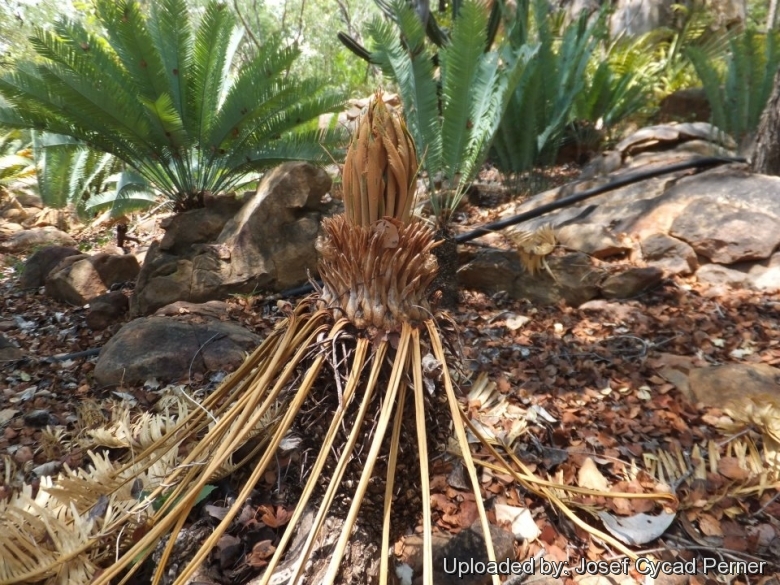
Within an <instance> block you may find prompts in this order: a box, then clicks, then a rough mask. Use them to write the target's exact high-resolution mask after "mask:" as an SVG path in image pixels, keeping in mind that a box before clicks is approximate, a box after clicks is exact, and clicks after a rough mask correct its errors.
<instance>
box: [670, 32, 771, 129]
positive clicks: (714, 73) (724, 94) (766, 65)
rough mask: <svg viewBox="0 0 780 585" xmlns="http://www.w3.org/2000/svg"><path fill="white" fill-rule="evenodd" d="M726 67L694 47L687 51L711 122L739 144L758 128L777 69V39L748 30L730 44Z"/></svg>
mask: <svg viewBox="0 0 780 585" xmlns="http://www.w3.org/2000/svg"><path fill="white" fill-rule="evenodd" d="M729 47H730V54H729V55H728V57H727V59H726V61H725V67H719V66H718V65H719V63H718V62H717V61H716V60H714V59H712V58H709V57H708V56H707V53H706V52H704V51H703V50H701V49H698V48H696V47H690V48H688V49H687V50H686V53H685V54H686V56H687V57H688V58H689V59H690V61H691V63H693V66H694V68H695V69H696V73H697V75H698V76H699V79H700V80H701V82H702V85H703V86H704V91H705V93H706V95H707V101H708V102H709V103H710V108H711V110H712V121H713V123H714V124H715V126H717V127H718V128H719V129H720V130H723V131H724V132H728V133H730V134H731V135H732V136H733V137H734V138H735V139H736V140H737V141H738V142H739V141H742V140H743V139H744V138H745V137H746V136H747V135H749V134H750V133H751V132H753V131H754V130H755V129H756V128H757V127H758V122H759V119H760V118H761V113H762V112H763V110H764V106H765V105H766V102H767V101H768V100H769V95H770V93H771V91H772V82H773V79H774V75H775V73H776V72H777V68H778V66H780V52H778V35H777V34H776V33H772V34H768V35H759V34H757V33H756V32H755V31H752V30H750V29H748V30H746V31H744V32H743V33H742V35H741V36H739V37H736V38H732V39H731V40H730V41H729Z"/></svg>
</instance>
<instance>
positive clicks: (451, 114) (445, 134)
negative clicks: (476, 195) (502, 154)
mask: <svg viewBox="0 0 780 585" xmlns="http://www.w3.org/2000/svg"><path fill="white" fill-rule="evenodd" d="M385 8H386V9H387V11H388V14H389V15H390V16H391V17H392V20H393V21H394V22H395V24H396V25H397V29H396V28H395V27H393V26H392V25H391V24H389V23H388V22H383V21H381V20H376V21H374V22H373V23H372V24H371V26H370V27H369V30H368V37H369V39H370V41H371V44H370V48H371V50H372V54H371V57H372V60H373V61H375V62H377V63H379V65H380V67H382V71H383V73H384V74H385V75H387V76H388V77H390V78H392V79H393V80H394V81H395V82H396V83H397V85H398V88H399V92H400V94H401V98H402V100H403V103H404V113H405V116H406V119H407V121H408V124H409V130H410V132H411V134H412V136H413V137H414V140H415V142H416V143H417V148H418V151H419V153H420V157H421V161H422V162H421V164H422V166H423V167H424V168H425V170H426V171H427V176H428V183H429V188H430V190H431V192H433V191H434V180H435V179H436V178H437V177H438V176H441V177H442V179H443V180H444V185H443V192H442V193H440V194H438V195H437V196H435V197H432V198H431V203H432V205H433V208H434V212H435V214H436V216H437V217H438V218H439V220H441V221H447V220H448V219H449V215H450V214H451V213H452V211H453V210H454V209H455V207H456V206H457V204H458V202H459V201H460V198H461V197H462V195H463V193H464V192H465V189H466V187H467V186H468V184H469V182H470V181H471V180H472V179H473V178H474V174H475V173H476V171H477V170H478V169H479V166H480V165H481V164H482V162H483V161H484V159H485V156H486V155H487V151H488V148H489V145H490V142H491V140H492V138H493V135H494V133H495V131H496V128H497V126H498V122H499V120H500V119H501V117H502V116H503V114H504V111H505V110H506V106H507V103H508V96H510V95H511V94H512V92H513V91H514V89H515V87H516V86H517V84H518V82H519V81H520V78H521V74H522V71H523V67H524V66H525V64H526V63H527V59H528V58H529V56H530V51H529V50H528V49H524V50H523V51H522V54H521V53H519V52H518V51H515V50H514V49H512V48H511V47H509V46H502V47H501V48H499V50H498V51H488V52H486V51H485V47H486V44H487V39H488V34H489V27H488V10H487V7H486V5H485V4H484V3H483V2H481V1H480V0H467V1H465V2H463V3H462V4H461V5H460V6H459V8H457V9H456V14H457V16H456V17H455V21H454V24H453V27H452V31H451V32H450V34H449V35H448V37H447V39H444V40H442V47H441V49H440V51H439V59H440V63H441V70H440V74H439V78H438V79H437V78H436V77H435V74H434V66H433V61H432V54H431V53H430V52H429V51H428V50H427V47H426V45H425V31H424V30H423V26H422V23H421V22H420V20H419V17H418V16H417V14H416V13H415V11H414V10H413V9H412V8H411V7H410V6H408V4H407V3H406V2H404V1H403V0H393V1H391V2H387V3H385ZM398 32H400V33H401V35H400V38H399V35H398ZM499 54H501V55H502V59H501V60H500V59H499V56H498V55H499ZM502 60H503V61H504V62H503V63H502V62H501V61H502ZM439 83H440V84H441V104H439V94H438V85H439Z"/></svg>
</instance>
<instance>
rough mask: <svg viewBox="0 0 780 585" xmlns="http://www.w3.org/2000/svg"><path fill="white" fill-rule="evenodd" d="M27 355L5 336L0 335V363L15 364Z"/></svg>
mask: <svg viewBox="0 0 780 585" xmlns="http://www.w3.org/2000/svg"><path fill="white" fill-rule="evenodd" d="M25 355H27V354H26V353H25V352H24V351H23V350H21V349H19V348H18V347H16V346H15V345H14V344H13V343H11V342H10V341H9V340H8V338H6V336H5V335H0V362H15V361H17V360H20V359H22V358H24V357H25Z"/></svg>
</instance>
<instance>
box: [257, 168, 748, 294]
mask: <svg viewBox="0 0 780 585" xmlns="http://www.w3.org/2000/svg"><path fill="white" fill-rule="evenodd" d="M744 162H747V159H745V158H742V157H721V156H705V157H702V158H697V159H694V160H689V161H686V162H682V163H678V164H676V165H670V166H667V167H662V168H660V169H654V170H652V171H640V172H637V173H631V174H630V175H626V176H625V177H620V178H617V179H614V180H612V181H610V182H609V183H606V184H604V185H601V186H599V187H594V188H593V189H586V190H585V191H581V192H580V193H575V194H574V195H570V196H569V197H564V198H563V199H559V200H558V201H553V202H552V203H546V204H544V205H540V206H539V207H536V208H534V209H531V210H529V211H525V212H523V213H520V214H518V215H514V216H512V217H508V218H506V219H502V220H499V221H494V222H493V223H488V224H485V225H483V226H482V227H478V228H477V229H475V230H472V231H470V232H466V233H465V234H460V235H458V236H455V241H456V242H457V243H459V244H462V243H464V242H470V241H471V240H475V239H477V238H479V237H480V236H484V235H485V234H489V233H491V232H495V231H498V230H501V229H504V228H506V227H509V226H512V225H517V224H518V223H523V222H524V221H528V220H531V219H536V218H537V217H540V216H542V215H544V214H545V213H549V212H551V211H555V210H557V209H562V208H564V207H568V206H569V205H573V204H575V203H579V202H580V201H585V200H586V199H590V198H591V197H595V196H596V195H601V194H602V193H606V192H607V191H612V190H614V189H618V188H620V187H625V186H626V185H631V184H633V183H638V182H639V181H644V180H646V179H653V178H655V177H660V176H661V175H667V174H669V173H676V172H679V171H687V170H690V169H704V168H708V167H715V166H718V165H723V164H728V163H744ZM318 282H319V281H318ZM313 290H314V287H313V286H312V285H311V284H304V285H301V286H297V287H295V288H289V289H287V290H285V291H282V292H281V293H279V294H278V295H273V296H272V297H269V298H268V299H267V300H268V301H273V300H278V299H283V298H289V297H297V296H300V295H304V294H308V293H310V292H312V291H313Z"/></svg>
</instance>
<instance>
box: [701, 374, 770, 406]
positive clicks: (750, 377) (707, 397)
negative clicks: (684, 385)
mask: <svg viewBox="0 0 780 585" xmlns="http://www.w3.org/2000/svg"><path fill="white" fill-rule="evenodd" d="M688 383H689V385H690V389H691V392H692V393H693V396H695V398H696V400H698V401H699V402H703V403H705V404H707V405H709V406H717V407H719V408H722V407H723V406H724V405H725V404H726V403H727V402H728V401H730V400H739V399H741V398H745V397H751V396H755V397H760V398H761V400H762V401H765V400H766V397H772V398H779V397H780V370H779V369H777V368H774V367H772V366H770V365H767V364H724V365H721V366H709V367H706V368H696V369H693V370H691V372H690V373H689V374H688Z"/></svg>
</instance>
